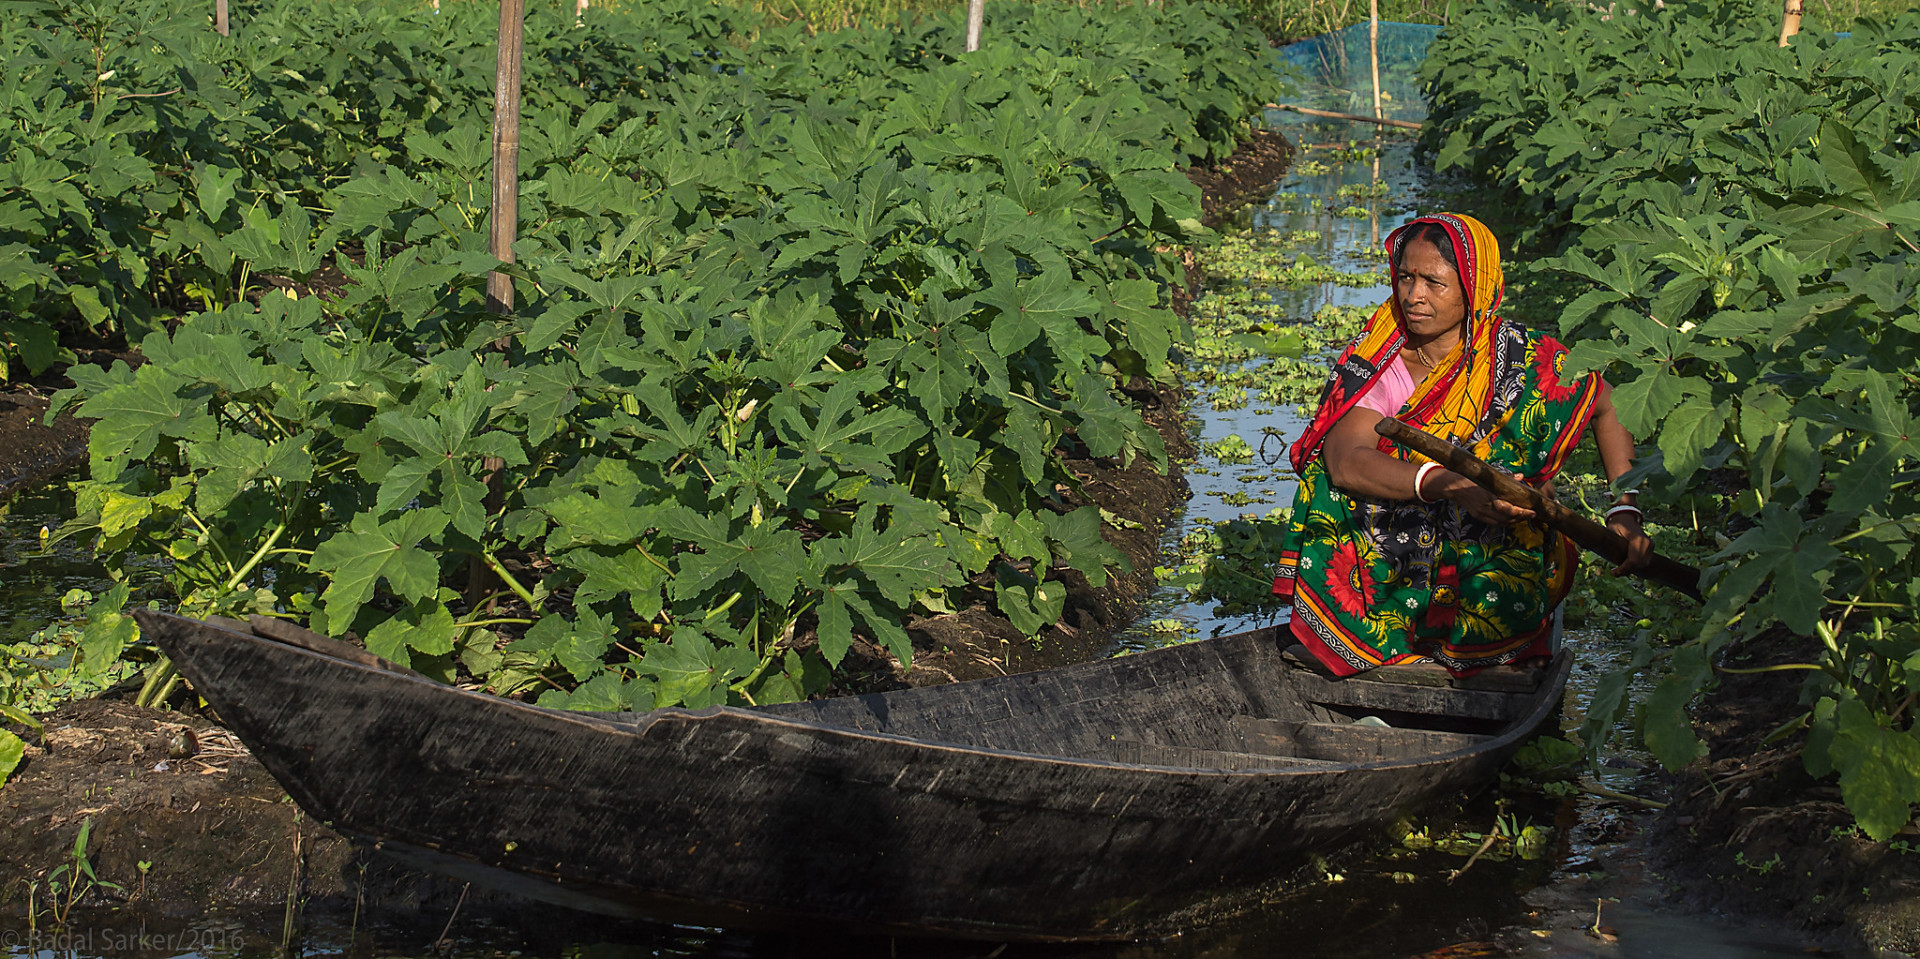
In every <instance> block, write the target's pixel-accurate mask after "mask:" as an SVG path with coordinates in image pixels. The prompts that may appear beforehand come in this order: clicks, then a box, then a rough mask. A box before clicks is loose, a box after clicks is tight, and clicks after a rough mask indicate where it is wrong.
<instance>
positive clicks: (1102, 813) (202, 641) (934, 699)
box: [139, 613, 1566, 940]
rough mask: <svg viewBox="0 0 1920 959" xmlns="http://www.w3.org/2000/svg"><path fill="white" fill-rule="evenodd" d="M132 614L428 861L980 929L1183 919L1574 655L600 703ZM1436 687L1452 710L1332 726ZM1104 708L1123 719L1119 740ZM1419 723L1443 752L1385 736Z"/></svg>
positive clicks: (967, 931)
mask: <svg viewBox="0 0 1920 959" xmlns="http://www.w3.org/2000/svg"><path fill="white" fill-rule="evenodd" d="M139 615H140V616H141V619H142V625H143V628H145V629H146V631H147V634H148V635H150V636H152V637H154V638H155V639H156V640H157V641H158V642H159V643H160V645H161V646H162V647H163V649H165V651H166V652H167V653H168V655H170V656H171V657H172V658H173V661H174V662H175V664H176V665H177V666H178V668H179V669H180V671H181V672H182V673H183V674H184V675H185V676H186V677H187V678H188V679H189V681H191V682H192V683H193V686H194V688H195V690H197V691H198V692H199V693H200V694H201V695H202V696H204V697H205V698H206V699H207V700H208V702H209V703H210V704H212V705H213V707H214V708H215V710H216V711H217V712H218V714H219V716H220V718H221V719H222V721H223V722H225V723H227V724H228V725H229V726H231V727H232V728H233V729H234V731H235V732H236V733H237V734H238V735H239V736H240V737H241V739H242V740H243V741H245V742H246V743H247V745H248V747H249V748H250V749H252V750H253V752H254V754H255V755H256V756H257V757H258V758H259V759H260V761H261V762H262V763H263V764H265V765H266V767H267V768H268V770H269V771H270V772H272V773H273V775H274V776H275V777H276V778H278V779H279V781H280V782H281V783H282V784H283V785H284V786H285V787H286V788H287V790H288V792H289V794H290V795H291V796H292V797H293V798H294V799H295V800H296V801H297V802H298V803H299V804H300V805H301V806H302V807H304V808H305V809H306V810H307V811H308V812H309V813H310V814H311V815H313V816H314V817H315V818H317V819H320V820H323V821H325V822H327V823H329V824H331V825H333V826H335V827H336V828H339V829H341V830H342V831H345V832H348V833H352V834H357V835H360V836H363V837H366V838H369V839H371V840H374V841H377V842H379V843H381V844H382V846H383V848H386V849H387V850H389V851H390V852H393V853H395V854H398V855H400V856H402V857H403V858H411V859H413V860H415V861H417V862H419V863H421V864H422V865H425V866H427V867H429V868H432V869H435V870H437V871H441V872H445V873H450V874H455V875H460V876H463V877H465V878H470V879H478V880H481V881H483V882H487V883H489V884H492V885H497V886H505V887H508V888H510V889H512V890H513V891H516V892H519V893H523V894H526V895H529V896H532V897H535V898H540V899H545V900H548V901H554V902H558V903H560V904H563V905H567V906H572V907H576V908H584V909H592V910H595V911H600V912H607V913H612V914H617V915H625V916H635V917H644V918H652V919H662V920H668V921H674V922H683V923H684V922H690V923H696V924H703V925H720V926H749V927H779V926H784V925H787V924H788V923H790V922H792V921H794V920H799V919H804V920H806V921H809V922H819V921H821V920H826V921H830V922H833V923H836V924H840V925H843V926H845V927H849V928H851V929H855V930H861V931H872V932H887V933H915V934H923V935H924V934H939V935H949V936H964V937H977V938H985V939H994V940H1073V939H1080V940H1085V939H1133V938H1142V937H1153V936H1160V935H1166V934H1171V933H1174V932H1178V931H1180V929H1181V928H1182V926H1183V925H1185V924H1187V923H1190V922H1192V921H1193V918H1192V917H1193V916H1194V915H1195V914H1196V910H1200V909H1203V908H1205V907H1206V906H1207V905H1208V903H1209V902H1211V901H1212V900H1215V899H1216V898H1217V897H1220V896H1225V895H1233V894H1235V893H1244V892H1246V891H1247V890H1250V889H1254V888H1257V887H1259V886H1261V885H1262V884H1265V883H1270V882H1271V881H1273V880H1275V879H1276V878H1278V877H1281V876H1284V875H1285V874H1287V873H1289V872H1290V871H1292V870H1293V869H1295V868H1297V867H1298V866H1299V865H1301V864H1302V863H1304V861H1305V859H1306V857H1307V855H1308V854H1309V853H1311V852H1313V851H1315V850H1322V849H1326V848H1328V847H1330V846H1332V845H1335V844H1338V843H1340V842H1342V841H1345V840H1347V839H1349V838H1351V837H1352V836H1353V835H1354V834H1355V833H1356V832H1357V831H1359V830H1362V829H1365V828H1366V827H1368V826H1370V825H1373V824H1378V823H1381V822H1384V821H1389V820H1391V819H1392V818H1394V817H1396V816H1398V815H1401V814H1404V813H1407V812H1410V811H1412V810H1413V809H1415V808H1417V807H1418V806H1420V805H1422V804H1423V803H1426V802H1429V801H1431V800H1433V799H1435V798H1436V797H1441V796H1457V795H1458V794H1460V793H1461V792H1463V791H1465V790H1468V789H1470V788H1473V787H1475V786H1477V785H1478V784H1481V783H1483V782H1485V781H1486V780H1488V779H1490V778H1491V777H1492V776H1493V774H1494V773H1495V772H1496V771H1497V770H1498V768H1499V766H1500V764H1501V763H1502V762H1504V760H1505V759H1506V757H1507V755H1508V754H1509V753H1510V752H1511V750H1512V749H1513V748H1514V747H1516V746H1517V745H1518V744H1519V743H1520V742H1521V741H1522V739H1523V738H1524V737H1525V736H1526V735H1528V734H1530V733H1531V732H1532V731H1533V730H1534V729H1535V728H1536V727H1538V726H1539V725H1541V724H1542V723H1543V722H1544V721H1545V720H1546V719H1547V718H1548V717H1550V716H1551V715H1553V713H1554V712H1555V711H1557V705H1558V687H1559V684H1560V681H1562V680H1563V679H1564V675H1565V670H1566V663H1565V662H1564V660H1563V661H1561V662H1559V663H1558V664H1557V666H1556V672H1557V675H1556V676H1554V677H1553V678H1552V679H1551V681H1549V682H1548V683H1545V684H1543V685H1542V686H1541V688H1540V689H1538V690H1536V691H1533V692H1531V693H1526V694H1494V693H1489V694H1468V693H1467V692H1466V691H1461V690H1448V689H1442V690H1422V689H1419V688H1402V689H1399V690H1391V691H1389V692H1390V694H1391V695H1389V696H1388V699H1387V700H1380V698H1379V695H1378V691H1373V692H1368V693H1367V694H1366V695H1365V696H1359V697H1356V696H1354V695H1351V694H1350V693H1349V692H1348V690H1362V689H1363V687H1362V685H1361V684H1356V683H1333V682H1329V681H1327V680H1325V679H1323V678H1321V677H1318V676H1314V675H1312V674H1310V673H1308V672H1306V671H1304V670H1299V669H1296V668H1293V667H1290V666H1288V665H1287V664H1286V663H1284V662H1283V661H1282V660H1281V656H1280V652H1279V650H1278V648H1277V646H1276V644H1275V642H1274V637H1273V636H1272V635H1270V634H1265V633H1259V634H1243V635H1242V636H1238V637H1225V638H1222V639H1219V640H1211V641H1207V642H1204V643H1194V644H1189V645H1188V646H1184V647H1176V648H1175V649H1171V650H1166V651H1162V652H1158V653H1150V654H1143V655H1141V656H1136V657H1125V658H1123V659H1120V660H1114V661H1109V662H1107V663H1095V664H1087V665H1086V666H1081V667H1070V668H1068V669H1064V670H1055V671H1052V672H1051V673H1049V674H1037V675H1034V676H1029V677H1024V678H1023V677H1019V676H1015V677H1007V678H1005V679H995V680H989V681H984V682H980V683H968V684H956V686H954V687H942V688H941V689H940V690H912V691H907V692H906V693H898V694H888V695H886V696H869V697H856V698H850V699H848V700H843V701H827V702H826V703H821V704H793V705H791V706H787V707H778V708H774V709H767V710H749V709H737V708H729V707H711V708H707V709H703V710H685V709H662V710H655V711H653V712H651V713H645V714H585V713H571V712H564V711H558V710H549V709H542V708H539V707H534V706H530V705H527V704H524V703H518V702H514V701H510V700H504V699H500V698H497V697H492V696H487V695H483V694H478V693H472V692H466V691H462V690H459V689H455V688H452V687H448V686H445V685H442V684H439V683H435V682H433V681H431V680H427V679H425V678H423V677H419V676H417V675H414V674H411V673H408V672H406V671H404V670H400V669H398V668H395V667H392V666H390V665H386V664H382V663H380V662H379V661H377V660H373V659H372V658H371V657H368V656H366V654H364V653H363V652H362V653H359V654H358V657H357V658H358V659H359V661H353V660H351V659H347V658H342V657H341V656H339V655H330V654H329V652H330V651H322V650H325V647H324V646H321V645H320V642H315V641H306V645H304V646H303V645H294V644H292V643H288V642H281V641H276V640H273V639H269V638H267V637H263V636H259V635H255V634H254V633H253V632H251V631H248V630H246V628H245V626H244V624H238V623H233V624H232V626H233V627H236V628H221V627H220V626H215V625H209V624H205V623H199V622H195V621H192V620H185V619H180V618H177V617H171V616H166V615H162V614H151V613H141V614H139ZM321 642H323V641H321ZM941 690H945V691H944V692H942V691H941ZM1315 690H1323V692H1315ZM1324 690H1331V692H1325V691H1324ZM1303 691H1304V692H1303ZM1075 696H1081V697H1083V698H1081V699H1079V700H1078V701H1077V702H1076V701H1071V700H1073V698H1074V697H1075ZM1423 696H1424V697H1425V698H1424V699H1422V698H1421V697H1423ZM1396 697H1397V698H1396ZM1355 698H1359V699H1362V700H1366V701H1363V702H1359V703H1358V704H1355V703H1353V702H1346V703H1342V702H1339V700H1342V699H1347V700H1352V699H1355ZM1316 700H1318V701H1316ZM1210 702H1211V705H1209V703H1210ZM1429 702H1431V703H1435V704H1438V707H1440V708H1445V709H1447V710H1448V711H1447V712H1440V713H1433V714H1432V715H1433V716H1434V717H1435V720H1436V722H1437V723H1438V724H1439V725H1449V724H1450V725H1453V726H1455V727H1456V728H1455V729H1453V730H1446V729H1437V730H1432V731H1430V732H1427V733H1423V734H1421V735H1419V736H1416V735H1415V733H1414V731H1408V732H1406V733H1404V734H1400V735H1397V736H1386V735H1382V736H1373V737H1372V738H1369V736H1370V735H1371V732H1370V731H1368V730H1367V729H1366V728H1365V727H1359V728H1354V727H1346V728H1342V727H1341V726H1340V724H1341V723H1344V722H1348V721H1350V717H1351V714H1352V713H1353V712H1356V711H1364V712H1367V713H1368V714H1380V715H1391V716H1392V717H1394V719H1395V720H1398V721H1401V722H1405V721H1407V717H1409V716H1418V715H1423V714H1422V713H1421V712H1420V710H1421V709H1426V708H1431V707H1429V706H1422V705H1420V704H1421V703H1429ZM1163 704H1164V706H1165V709H1164V711H1165V712H1166V715H1165V716H1164V717H1160V718H1156V717H1155V716H1154V715H1153V713H1154V711H1155V710H1156V709H1159V708H1161V706H1162V705H1163ZM1129 710H1131V712H1130V711H1129ZM1142 711H1144V715H1137V714H1140V713H1141V712H1142ZM1476 711H1477V712H1479V713H1482V714H1484V715H1472V714H1473V713H1475V712H1476ZM1261 713H1264V714H1266V715H1259V714H1261ZM1103 714H1106V715H1115V716H1120V715H1124V716H1125V717H1126V718H1127V723H1126V724H1125V731H1124V733H1121V734H1114V733H1112V732H1107V733H1105V734H1104V735H1105V738H1104V739H1103V738H1102V736H1103V732H1102V730H1101V728H1099V727H1100V719H1101V716H1102V715H1103ZM1049 726H1053V727H1061V728H1045V727H1049ZM862 727H865V728H862ZM1068 727H1070V728H1068ZM1462 728H1464V729H1465V730H1467V731H1461V729H1462ZM996 730H997V731H996ZM1473 730H1480V731H1478V732H1476V731H1473ZM930 732H931V733H933V734H935V735H941V736H945V737H946V738H947V739H948V740H961V741H940V740H937V739H930V738H927V735H928V733H930ZM1122 735H1124V736H1125V737H1127V738H1125V739H1123V738H1122ZM1143 737H1144V738H1143ZM1316 737H1319V738H1318V739H1316ZM1326 737H1332V739H1334V740H1338V741H1339V742H1338V743H1337V744H1335V745H1334V746H1326V745H1324V743H1323V745H1322V746H1321V747H1319V748H1320V756H1319V757H1316V756H1314V755H1313V753H1314V749H1313V748H1309V747H1312V745H1313V743H1314V742H1320V741H1322V740H1324V739H1326ZM1408 737H1412V738H1413V739H1415V740H1417V741H1418V742H1417V743H1416V745H1417V744H1418V743H1426V744H1428V745H1429V746H1430V747H1431V748H1436V749H1440V750H1442V751H1440V752H1437V753H1428V754H1425V755H1418V754H1416V755H1399V753H1405V752H1407V751H1408V750H1409V748H1410V747H1409V745H1408V744H1407V743H1406V742H1403V741H1402V740H1404V739H1406V738H1408ZM1154 739H1158V740H1159V741H1158V742H1155V741H1152V740H1154ZM1223 739H1230V740H1231V741H1223ZM1036 747H1038V748H1036ZM1328 749H1337V750H1339V751H1340V752H1338V753H1335V754H1332V755H1333V756H1334V758H1323V757H1325V756H1327V755H1329V753H1328V752H1327V750H1328ZM1369 749H1371V750H1372V752H1368V751H1367V750H1369ZM1355 750H1358V752H1355ZM1280 752H1292V753H1294V755H1280V754H1278V753H1280ZM1182 762H1185V763H1212V764H1214V766H1213V767H1212V768H1207V767H1203V766H1197V765H1180V764H1178V763H1182ZM1233 766H1240V767H1243V768H1228V767H1233ZM789 928H790V926H789Z"/></svg>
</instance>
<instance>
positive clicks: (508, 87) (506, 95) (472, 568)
mask: <svg viewBox="0 0 1920 959" xmlns="http://www.w3.org/2000/svg"><path fill="white" fill-rule="evenodd" d="M526 14H527V7H526V0H500V49H499V53H498V55H497V57H496V59H495V60H494V67H493V215H492V217H491V218H490V221H489V223H488V226H489V230H488V237H487V252H489V253H492V254H493V258H494V259H496V260H499V261H500V262H502V263H512V262H513V240H514V235H515V233H516V232H517V229H518V226H519V222H520V46H521V39H522V37H523V35H524V33H525V29H524V28H525V22H526V18H527V17H526ZM487 312H489V313H494V314H498V315H505V314H507V313H511V312H513V277H511V276H508V275H507V274H505V273H501V272H499V271H497V270H496V271H494V272H493V273H492V274H490V275H488V277H487ZM502 342H503V343H504V341H502ZM502 348H504V347H502ZM506 466H507V464H506V461H505V460H502V459H501V458H500V457H497V456H488V457H485V458H483V459H482V460H481V461H480V468H481V469H483V470H485V471H486V484H487V499H486V506H487V509H488V511H493V510H497V509H499V508H500V504H501V500H502V499H503V495H502V489H501V487H502V486H503V485H504V484H503V482H502V480H501V475H500V474H501V471H502V470H504V469H506ZM493 582H494V576H493V573H492V570H489V569H488V568H487V566H486V564H485V563H484V562H482V561H481V559H480V558H479V557H477V556H476V557H472V558H470V559H469V560H468V562H467V606H468V609H469V610H470V611H473V612H478V611H479V606H480V604H481V601H482V597H484V596H485V595H486V594H487V591H488V590H489V589H490V588H491V587H492V585H493ZM489 606H491V604H489Z"/></svg>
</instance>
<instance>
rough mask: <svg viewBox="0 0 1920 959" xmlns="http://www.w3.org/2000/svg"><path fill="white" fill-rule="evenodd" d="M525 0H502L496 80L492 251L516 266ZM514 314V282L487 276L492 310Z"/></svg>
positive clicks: (489, 245) (489, 249)
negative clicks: (521, 60)
mask: <svg viewBox="0 0 1920 959" xmlns="http://www.w3.org/2000/svg"><path fill="white" fill-rule="evenodd" d="M526 11H527V7H526V0H500V47H499V53H498V56H497V58H496V59H495V61H494V80H493V216H492V218H491V222H490V223H489V227H490V231H489V236H488V240H487V252H489V253H492V254H493V257H494V259H496V260H499V261H500V262H502V263H512V262H513V240H514V233H515V229H516V227H517V226H518V225H519V219H520V45H521V37H522V35H523V33H524V25H525V24H524V21H525V20H526ZM512 309H513V278H512V277H510V276H508V275H507V274H505V273H501V272H498V271H496V272H494V273H492V274H491V275H489V276H488V277H487V310H488V312H491V313H507V312H509V311H511V310H512Z"/></svg>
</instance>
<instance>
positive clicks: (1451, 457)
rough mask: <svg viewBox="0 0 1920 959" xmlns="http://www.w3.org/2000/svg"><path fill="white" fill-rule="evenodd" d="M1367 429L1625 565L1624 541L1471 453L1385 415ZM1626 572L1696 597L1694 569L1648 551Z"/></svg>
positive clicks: (1697, 577)
mask: <svg viewBox="0 0 1920 959" xmlns="http://www.w3.org/2000/svg"><path fill="white" fill-rule="evenodd" d="M1373 431H1374V432H1376V433H1379V434H1380V435H1381V436H1384V437H1386V438H1387V439H1390V440H1392V441H1394V442H1395V443H1398V444H1399V445H1401V446H1404V447H1406V448H1407V449H1410V450H1413V451H1414V452H1416V453H1419V454H1420V455H1422V456H1425V457H1426V458H1428V459H1430V460H1433V461H1434V462H1436V463H1439V464H1440V465H1441V466H1444V467H1446V468H1447V469H1450V470H1452V471H1454V472H1456V473H1459V474H1460V475H1461V476H1464V477H1466V478H1467V479H1470V480H1472V481H1474V483H1476V484H1478V485H1479V486H1480V488H1481V489H1484V490H1486V491H1487V492H1489V493H1492V494H1493V495H1495V496H1497V497H1499V498H1501V499H1503V500H1506V501H1507V502H1508V503H1511V504H1513V505H1514V506H1518V507H1521V508H1522V509H1530V510H1533V513H1534V515H1535V516H1538V517H1540V518H1541V519H1542V520H1543V521H1545V522H1546V524H1547V525H1548V526H1551V527H1553V528H1554V529H1557V530H1559V531H1560V532H1562V533H1565V534H1566V535H1567V538H1568V539H1571V540H1573V541H1574V542H1575V543H1577V544H1579V545H1581V546H1584V547H1586V548H1587V549H1590V550H1593V551H1594V552H1596V553H1599V554H1600V555H1602V556H1605V557H1606V558H1607V559H1608V560H1609V561H1611V562H1613V563H1614V564H1615V565H1618V564H1620V563H1623V562H1625V561H1626V558H1627V539H1626V537H1624V536H1621V535H1620V534H1619V533H1616V532H1614V531H1613V530H1610V529H1608V528H1606V527H1605V526H1602V525H1600V524H1599V523H1596V522H1594V521H1593V520H1590V519H1588V518H1586V517H1585V516H1581V515H1580V514H1578V513H1575V512H1573V511H1572V510H1570V509H1567V508H1566V507H1565V506H1561V505H1560V504H1559V503H1556V502H1554V501H1553V500H1550V499H1548V498H1546V496H1544V495H1542V494H1541V492H1540V491H1539V490H1537V489H1534V488H1533V487H1531V486H1528V485H1527V484H1525V483H1522V482H1520V481H1519V480H1517V479H1514V478H1513V477H1512V476H1510V475H1508V474H1507V473H1505V472H1503V471H1501V470H1497V469H1494V468H1493V467H1491V466H1488V465H1487V464H1486V463H1484V462H1482V461H1481V460H1480V458H1479V457H1477V456H1474V455H1473V454H1472V453H1469V452H1467V451H1466V450H1464V449H1461V448H1460V447H1458V446H1455V445H1453V444H1452V443H1449V442H1447V441H1446V440H1443V439H1441V438H1440V437H1438V436H1435V435H1433V434H1432V433H1429V432H1427V431H1425V430H1422V429H1419V428H1417V427H1412V426H1408V425H1407V424H1405V423H1402V422H1400V421H1399V420H1397V419H1394V418H1393V417H1391V416H1389V417H1386V418H1384V419H1382V420H1381V421H1380V422H1379V423H1377V424H1375V425H1374V427H1373ZM1632 572H1633V574H1634V575H1635V576H1643V577H1645V578H1647V579H1650V580H1653V581H1654V582H1656V583H1660V584H1662V585H1665V586H1671V587H1673V588H1674V589H1676V590H1679V591H1680V592H1682V593H1685V594H1686V595H1688V596H1690V597H1692V598H1693V599H1694V600H1696V601H1698V600H1699V599H1700V571H1699V570H1697V569H1694V568H1693V567H1691V566H1688V565H1687V564H1685V563H1682V562H1680V561H1679V560H1676V559H1671V558H1669V557H1666V556H1662V555H1660V554H1659V553H1654V554H1653V555H1652V556H1650V557H1648V558H1647V565H1646V566H1645V567H1644V568H1641V569H1637V570H1633V571H1632Z"/></svg>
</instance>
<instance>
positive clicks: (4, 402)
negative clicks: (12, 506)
mask: <svg viewBox="0 0 1920 959" xmlns="http://www.w3.org/2000/svg"><path fill="white" fill-rule="evenodd" d="M46 418H47V401H46V399H45V398H44V397H42V396H40V395H39V394H38V393H37V392H34V391H33V390H32V389H31V388H23V389H20V390H17V391H15V392H10V393H0V503H4V502H6V501H7V499H8V498H9V497H11V496H12V495H13V493H14V492H15V491H17V490H22V489H26V488H28V487H31V486H37V485H39V484H41V483H44V482H46V481H47V480H49V479H51V478H53V477H55V476H58V475H59V474H61V473H64V472H66V471H67V470H69V469H72V468H73V467H75V466H77V465H79V464H81V463H83V462H86V459H87V424H86V423H83V422H81V421H79V420H76V419H74V418H73V416H72V414H70V413H65V412H62V413H61V414H60V416H59V418H57V419H55V420H54V421H53V424H52V425H48V424H47V423H46V422H45V421H46Z"/></svg>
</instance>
